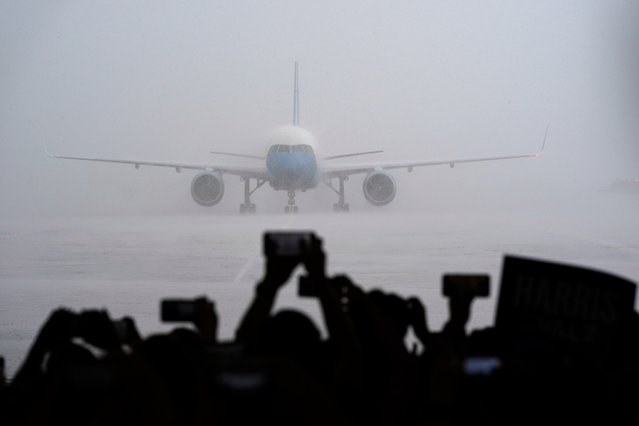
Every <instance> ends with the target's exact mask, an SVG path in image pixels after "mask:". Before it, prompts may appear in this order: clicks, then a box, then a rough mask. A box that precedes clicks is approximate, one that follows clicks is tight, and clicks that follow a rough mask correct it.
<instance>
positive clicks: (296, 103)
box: [293, 61, 300, 126]
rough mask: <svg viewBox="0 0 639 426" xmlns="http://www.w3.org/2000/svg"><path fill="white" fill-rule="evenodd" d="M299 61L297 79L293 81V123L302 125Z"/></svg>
mask: <svg viewBox="0 0 639 426" xmlns="http://www.w3.org/2000/svg"><path fill="white" fill-rule="evenodd" d="M297 74H298V72H297V61H295V80H294V82H293V125H294V126H299V125H300V87H299V81H298V76H297Z"/></svg>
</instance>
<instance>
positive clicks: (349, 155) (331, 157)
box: [324, 149, 384, 160]
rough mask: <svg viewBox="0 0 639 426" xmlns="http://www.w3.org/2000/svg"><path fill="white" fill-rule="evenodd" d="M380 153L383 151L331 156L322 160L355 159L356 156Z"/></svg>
mask: <svg viewBox="0 0 639 426" xmlns="http://www.w3.org/2000/svg"><path fill="white" fill-rule="evenodd" d="M380 152H384V150H382V149H380V150H378V151H366V152H354V153H352V154H342V155H331V156H330V157H324V160H334V159H336V158H346V157H356V156H358V155H368V154H379V153H380Z"/></svg>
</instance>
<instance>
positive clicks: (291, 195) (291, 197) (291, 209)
mask: <svg viewBox="0 0 639 426" xmlns="http://www.w3.org/2000/svg"><path fill="white" fill-rule="evenodd" d="M284 212H286V213H297V212H299V209H298V208H297V206H296V205H295V191H288V206H286V207H284Z"/></svg>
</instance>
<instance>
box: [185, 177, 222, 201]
mask: <svg viewBox="0 0 639 426" xmlns="http://www.w3.org/2000/svg"><path fill="white" fill-rule="evenodd" d="M223 195H224V181H223V180H222V175H221V174H219V173H215V172H202V173H200V174H198V175H196V176H195V177H194V178H193V181H192V182H191V196H192V197H193V200H194V201H195V202H196V203H198V204H199V205H201V206H204V207H211V206H214V205H216V204H217V203H219V202H220V200H221V199H222V196H223Z"/></svg>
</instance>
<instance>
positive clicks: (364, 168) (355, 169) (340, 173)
mask: <svg viewBox="0 0 639 426" xmlns="http://www.w3.org/2000/svg"><path fill="white" fill-rule="evenodd" d="M540 155H541V152H536V153H534V154H524V155H509V156H504V157H482V158H460V159H447V160H446V159H444V160H432V161H411V162H405V163H404V162H397V163H370V164H355V165H344V166H333V167H324V168H323V169H322V172H323V175H324V176H325V177H328V178H331V177H344V176H350V175H356V174H360V173H369V172H372V171H373V170H375V169H377V168H380V169H384V170H392V169H407V170H408V171H409V172H410V171H412V170H413V167H423V166H440V165H444V164H448V165H449V166H450V167H455V164H458V163H475V162H480V161H494V160H510V159H513V158H526V157H539V156H540Z"/></svg>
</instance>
